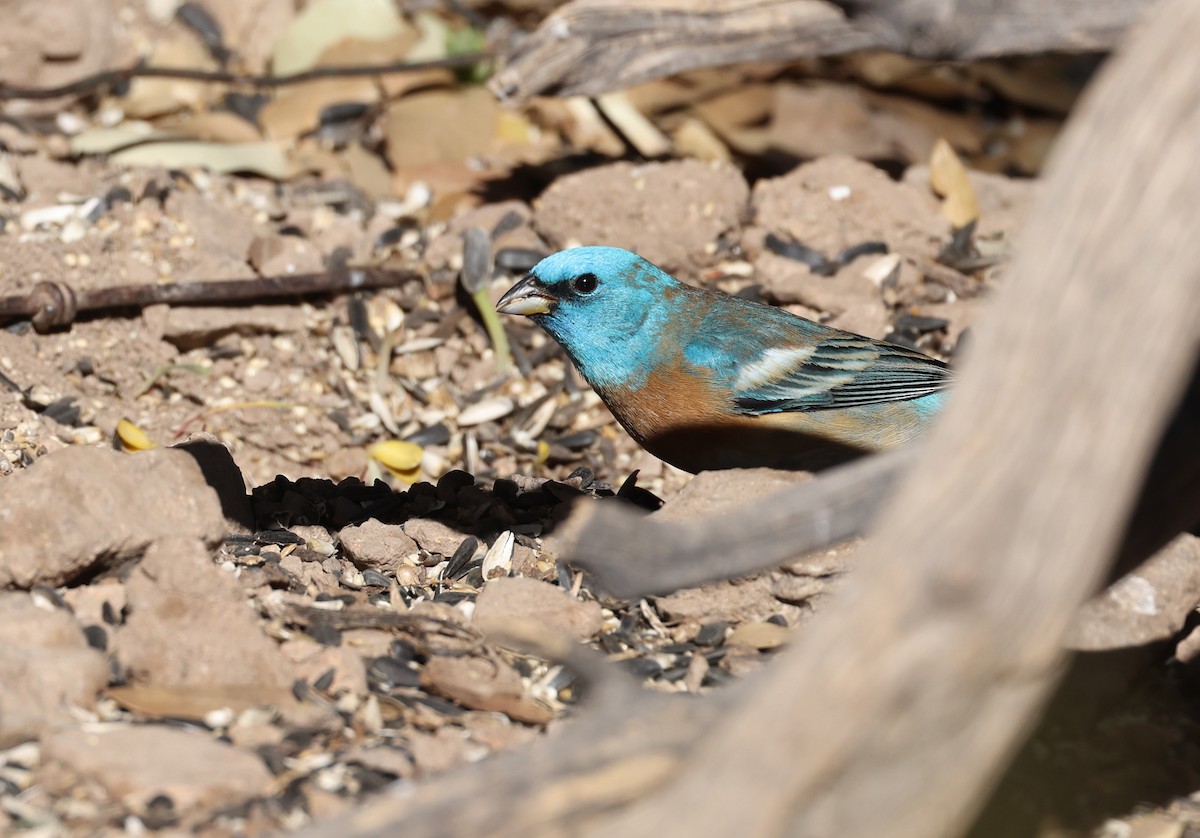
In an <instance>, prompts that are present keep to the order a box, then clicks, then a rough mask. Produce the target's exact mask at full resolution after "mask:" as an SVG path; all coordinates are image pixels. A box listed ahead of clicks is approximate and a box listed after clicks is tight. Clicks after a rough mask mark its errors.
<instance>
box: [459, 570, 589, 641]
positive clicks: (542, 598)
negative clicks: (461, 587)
mask: <svg viewBox="0 0 1200 838" xmlns="http://www.w3.org/2000/svg"><path fill="white" fill-rule="evenodd" d="M520 622H529V623H532V624H533V625H535V626H543V627H545V628H547V629H549V630H550V631H552V632H554V633H556V634H566V635H569V636H571V637H575V638H578V639H579V640H587V639H588V638H591V637H595V636H596V635H597V634H598V633H599V632H600V628H601V627H602V626H603V624H604V615H603V614H602V613H601V609H600V604H599V603H596V602H585V601H583V600H578V599H575V598H574V597H572V596H571V595H570V594H569V593H567V592H566V591H564V590H563V589H562V588H560V587H558V586H557V585H551V584H549V583H547V582H540V581H538V580H537V579H528V578H526V577H524V576H502V577H499V578H496V579H492V580H490V581H489V582H487V584H485V585H484V586H483V591H482V592H480V594H479V597H478V598H477V599H476V600H475V612H474V615H473V616H472V619H471V625H472V626H473V627H474V628H475V629H477V630H478V631H480V632H482V633H483V634H493V633H499V632H503V631H504V630H505V629H506V628H508V627H510V626H512V625H513V624H514V623H520Z"/></svg>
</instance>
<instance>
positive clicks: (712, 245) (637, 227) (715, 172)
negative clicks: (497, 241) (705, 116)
mask: <svg viewBox="0 0 1200 838" xmlns="http://www.w3.org/2000/svg"><path fill="white" fill-rule="evenodd" d="M748 197H749V189H748V188H747V186H746V181H745V180H744V179H743V178H742V175H741V172H739V171H738V170H737V169H736V168H734V167H733V166H731V165H729V164H727V163H703V162H701V161H699V160H677V161H672V162H669V163H648V164H643V165H634V164H632V163H614V164H612V165H611V166H601V167H599V168H595V169H588V170H587V171H583V172H579V173H577V174H572V175H566V176H564V177H560V178H558V179H557V180H555V181H554V183H553V184H551V186H550V187H549V188H548V189H547V190H546V191H545V192H543V193H542V196H541V197H540V198H539V199H538V200H537V202H536V203H535V204H534V222H535V226H536V227H537V229H538V231H539V232H540V233H541V234H542V235H543V236H545V238H546V239H547V240H548V241H549V242H550V243H551V244H552V245H554V246H555V247H556V248H562V247H567V246H570V245H579V244H584V245H594V244H603V245H614V246H616V247H623V248H626V249H627V250H633V251H636V252H637V253H639V254H641V255H642V256H644V257H645V258H646V259H649V260H650V261H651V262H653V263H654V264H656V265H658V266H659V267H661V268H662V269H663V270H665V271H669V272H676V271H679V272H684V273H687V272H691V271H693V270H695V269H696V268H699V267H703V266H705V265H710V264H712V263H713V262H714V261H715V260H716V254H717V251H718V250H719V249H720V248H719V242H718V240H719V239H720V238H721V237H722V236H723V235H725V234H726V233H729V232H730V231H732V230H736V229H737V227H738V224H739V223H740V222H741V219H742V216H743V214H744V213H745V209H746V200H747V198H748Z"/></svg>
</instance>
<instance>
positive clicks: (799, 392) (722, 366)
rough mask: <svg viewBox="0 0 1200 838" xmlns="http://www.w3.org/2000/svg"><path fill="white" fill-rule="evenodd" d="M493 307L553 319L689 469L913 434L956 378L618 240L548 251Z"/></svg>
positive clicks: (861, 449) (824, 456)
mask: <svg viewBox="0 0 1200 838" xmlns="http://www.w3.org/2000/svg"><path fill="white" fill-rule="evenodd" d="M497 309H498V310H499V311H501V312H504V313H507V314H521V315H525V316H528V317H530V318H531V319H532V320H533V321H534V322H535V323H537V324H538V325H539V326H541V327H542V328H543V329H545V330H546V332H548V333H549V334H550V336H551V337H552V338H554V339H555V340H556V341H558V343H559V344H561V345H562V347H563V349H564V350H566V352H567V355H569V356H570V358H571V361H572V362H574V364H575V366H576V368H577V369H578V370H579V372H580V374H582V375H583V377H584V378H585V379H586V380H587V382H588V384H590V385H591V386H592V387H593V388H594V389H595V390H596V392H597V393H598V394H599V395H600V398H601V399H602V400H603V401H604V403H605V404H606V405H607V406H608V408H609V410H610V411H612V414H613V416H615V417H616V418H617V421H619V422H620V423H621V425H622V426H623V427H624V428H625V430H626V431H628V432H629V434H630V436H632V437H633V438H634V439H635V440H637V441H638V443H639V444H640V445H641V446H642V447H643V448H645V449H646V450H647V451H649V452H650V453H651V454H654V455H655V456H657V457H659V458H661V459H663V460H665V461H666V462H668V463H670V464H672V465H674V466H676V467H677V468H681V469H684V470H686V471H690V472H697V471H703V470H708V469H722V468H749V467H754V466H769V467H773V468H790V469H797V468H805V469H816V468H824V467H826V466H829V465H832V464H834V463H838V462H843V461H845V460H847V459H850V458H852V457H855V456H858V455H861V454H863V453H866V452H870V451H879V450H882V449H885V448H890V447H892V446H895V445H899V444H902V443H905V442H908V441H909V440H911V439H913V438H914V437H916V436H918V435H919V434H920V433H921V432H922V431H923V430H925V428H926V427H927V426H928V425H929V423H930V421H931V420H932V419H933V417H934V416H935V415H937V413H938V411H939V410H940V409H941V407H942V404H943V401H944V399H945V398H946V388H947V386H948V385H949V384H950V378H951V376H950V371H949V369H948V368H947V367H946V365H945V364H943V363H942V362H941V361H938V360H935V359H933V358H930V357H928V356H926V355H922V354H921V353H919V352H914V351H913V350H911V349H906V348H904V347H902V346H896V345H895V344H891V343H886V342H884V341H879V340H872V339H871V338H866V337H862V336H861V335H855V334H852V333H850V332H844V331H842V330H840V329H834V328H832V327H830V326H824V325H822V324H820V323H814V322H813V321H811V320H805V319H804V318H801V317H796V316H795V315H792V314H790V313H788V312H787V311H784V310H783V309H780V308H776V307H774V306H769V305H764V304H762V303H757V302H754V301H752V300H746V299H742V298H740V297H732V296H730V295H728V294H723V293H720V292H716V291H707V290H703V289H700V288H695V287H693V286H690V285H686V284H684V283H682V282H680V281H679V280H677V279H675V278H674V277H673V276H671V275H669V274H667V273H666V272H664V271H662V270H661V269H659V268H657V267H655V266H654V265H652V264H650V263H649V262H647V261H646V260H645V259H642V258H641V257H640V256H637V255H636V254H634V253H630V252H629V251H627V250H621V249H620V248H615V247H579V248H574V249H571V250H564V251H561V252H559V253H556V254H554V255H552V256H548V257H547V258H545V259H543V260H542V261H541V262H539V263H538V264H537V265H536V266H535V267H534V269H533V270H532V271H530V272H529V274H528V275H526V276H525V277H524V278H523V279H522V280H521V281H520V282H518V283H517V284H516V285H514V286H513V287H512V288H510V289H509V290H508V292H507V293H505V294H504V296H503V297H501V299H500V301H499V303H498V304H497Z"/></svg>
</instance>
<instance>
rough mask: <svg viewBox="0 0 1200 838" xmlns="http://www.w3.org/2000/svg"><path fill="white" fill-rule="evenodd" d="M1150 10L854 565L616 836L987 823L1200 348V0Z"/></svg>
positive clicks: (622, 819) (1078, 134)
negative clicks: (837, 592)
mask: <svg viewBox="0 0 1200 838" xmlns="http://www.w3.org/2000/svg"><path fill="white" fill-rule="evenodd" d="M1153 18H1154V19H1153V20H1152V21H1151V22H1150V23H1149V25H1147V26H1145V27H1144V28H1142V29H1141V30H1140V31H1139V32H1137V33H1136V34H1135V36H1134V37H1133V38H1132V39H1131V41H1130V43H1129V45H1128V48H1127V49H1126V50H1125V52H1124V54H1123V55H1120V56H1118V57H1117V58H1116V59H1114V60H1113V62H1112V63H1111V64H1110V65H1109V66H1108V67H1107V68H1106V70H1105V71H1104V72H1103V74H1102V77H1101V79H1100V80H1098V81H1097V83H1096V84H1095V85H1094V86H1093V88H1092V89H1091V90H1090V92H1089V94H1088V95H1087V96H1086V97H1085V101H1084V103H1083V104H1082V106H1081V109H1080V112H1079V113H1078V115H1077V117H1076V118H1075V119H1073V120H1072V122H1071V124H1070V125H1069V127H1068V129H1067V131H1066V132H1065V134H1064V136H1063V137H1062V139H1061V140H1060V144H1059V148H1058V150H1057V153H1056V154H1055V157H1054V161H1053V164H1052V167H1051V174H1050V176H1049V177H1048V179H1047V181H1046V183H1045V187H1044V191H1043V192H1042V193H1041V200H1040V203H1039V204H1038V206H1037V208H1036V209H1035V210H1034V212H1033V213H1032V215H1031V217H1030V219H1029V222H1028V225H1027V227H1026V232H1025V235H1024V238H1023V240H1022V241H1021V243H1020V246H1019V253H1018V256H1017V259H1016V261H1015V262H1014V264H1013V266H1012V268H1011V270H1010V271H1009V273H1008V277H1009V282H1008V285H1006V286H1005V287H1004V288H1003V289H1001V291H1000V292H999V293H998V294H997V297H996V299H995V305H994V308H993V310H992V311H991V313H990V319H989V320H988V321H987V322H986V323H984V324H982V325H981V327H980V329H979V333H978V334H977V342H976V345H975V355H974V357H973V358H970V359H968V363H967V364H966V366H965V369H964V370H963V374H962V377H961V379H960V382H959V386H958V389H957V391H956V393H955V397H954V399H953V400H952V401H951V404H950V405H949V408H948V410H947V413H946V415H945V417H944V420H943V421H942V422H941V423H940V424H939V426H938V427H937V428H936V429H935V430H934V432H933V434H932V436H931V439H930V440H929V446H928V448H927V449H926V451H925V452H924V453H923V455H922V458H921V461H920V462H919V463H918V464H917V466H916V468H915V469H914V470H913V472H912V473H911V475H910V478H909V480H908V481H907V482H906V483H904V484H903V485H902V487H901V490H900V493H899V495H898V497H897V501H896V503H895V504H894V505H893V506H892V507H891V508H890V509H888V510H887V511H886V512H885V514H884V519H883V521H882V525H881V526H880V528H879V531H878V533H877V536H876V538H875V540H873V542H872V543H871V545H870V547H869V549H868V550H867V551H866V552H865V554H864V555H863V557H862V559H861V560H860V564H859V568H858V572H857V573H856V574H854V576H853V577H852V579H851V580H850V584H849V585H847V587H846V588H843V590H842V592H841V593H842V595H841V596H839V597H837V598H835V600H834V601H833V602H831V603H830V607H829V608H828V609H827V610H826V611H825V613H823V614H822V615H820V617H819V618H818V619H817V620H815V621H814V622H813V623H812V625H811V626H810V628H809V630H808V631H807V632H806V633H805V635H804V637H803V639H802V641H801V642H800V643H799V644H798V645H797V646H796V647H795V648H794V649H792V650H791V651H790V652H789V653H787V654H786V655H785V657H784V658H783V659H782V660H780V661H778V665H777V666H775V667H772V668H771V669H770V670H769V671H768V672H767V674H766V675H765V677H763V678H762V679H760V680H759V681H758V683H757V684H756V689H755V690H754V692H753V694H752V696H751V698H750V700H749V701H748V702H746V703H745V704H742V705H739V706H738V707H737V708H736V709H735V710H734V712H733V715H732V718H730V719H728V721H726V722H724V723H723V724H722V725H721V726H720V727H719V728H718V729H717V730H715V731H713V732H712V733H711V735H709V736H706V737H705V738H704V741H703V742H702V743H700V745H699V746H698V748H697V751H696V753H695V754H694V758H693V759H692V760H691V761H689V764H688V769H687V772H686V773H685V775H684V776H683V777H682V778H681V779H680V780H679V781H678V782H677V783H675V784H673V785H672V787H671V788H670V789H669V790H668V791H667V792H666V793H665V794H661V795H655V796H654V797H652V798H649V799H647V800H646V801H645V802H644V803H642V804H641V805H638V806H634V807H632V808H630V809H628V810H627V811H624V812H623V813H621V814H620V815H619V816H617V817H615V818H613V819H612V820H610V821H609V822H608V823H607V824H606V827H607V828H608V829H609V830H610V831H611V833H617V834H619V833H620V832H621V831H622V830H623V829H625V828H632V827H633V826H634V825H636V829H637V831H638V832H639V833H640V834H654V835H659V836H663V835H666V836H671V835H691V834H697V833H698V832H699V831H704V832H705V833H706V834H727V833H729V832H731V831H733V830H736V831H737V832H738V834H748V835H776V834H791V835H889V836H929V835H949V834H954V833H955V832H956V831H957V830H958V829H960V828H961V827H962V826H963V825H964V824H965V822H966V820H967V819H968V818H969V817H970V816H971V815H972V814H973V812H974V811H975V809H976V807H977V805H978V802H979V800H980V798H981V796H982V794H983V793H984V792H985V791H986V790H987V788H988V786H989V783H990V781H991V779H992V778H993V777H994V776H995V774H996V772H997V771H998V770H999V769H1000V768H1001V766H1002V765H1003V763H1004V760H1005V758H1006V757H1007V756H1008V755H1009V754H1011V752H1012V751H1013V749H1014V747H1015V745H1016V744H1017V743H1018V742H1019V737H1020V735H1021V733H1022V732H1023V731H1024V730H1025V729H1026V727H1027V726H1028V725H1029V723H1030V721H1031V719H1032V717H1033V714H1034V713H1035V712H1036V710H1037V709H1038V707H1039V706H1040V704H1041V702H1042V701H1043V700H1044V699H1045V696H1046V694H1047V691H1048V689H1049V687H1050V686H1051V685H1052V683H1053V681H1054V674H1055V672H1056V671H1057V670H1058V668H1059V666H1060V663H1061V660H1062V651H1061V648H1062V647H1061V643H1062V639H1063V636H1064V632H1065V631H1066V629H1067V628H1068V626H1069V624H1070V622H1071V620H1072V619H1073V617H1074V614H1075V609H1076V608H1077V607H1078V605H1079V603H1080V602H1081V601H1082V600H1083V598H1084V597H1085V596H1086V595H1087V594H1089V593H1090V592H1091V591H1092V590H1094V589H1095V586H1096V585H1097V583H1098V582H1099V581H1100V579H1101V578H1102V576H1103V574H1104V571H1105V566H1106V564H1107V563H1108V562H1110V561H1111V560H1112V559H1113V557H1114V555H1115V553H1116V551H1117V549H1118V547H1119V545H1120V541H1121V535H1122V530H1123V528H1124V526H1125V523H1126V521H1127V516H1128V515H1129V513H1130V512H1131V510H1132V509H1133V507H1134V504H1135V501H1136V498H1137V488H1138V486H1139V485H1140V484H1141V481H1142V479H1143V477H1144V476H1145V474H1146V471H1147V467H1148V464H1149V461H1150V458H1151V455H1152V454H1153V453H1154V449H1155V444H1156V443H1157V442H1158V440H1159V438H1160V435H1161V434H1162V432H1163V430H1164V427H1165V425H1166V423H1167V420H1168V419H1169V417H1170V416H1171V413H1172V411H1173V410H1174V408H1175V407H1176V405H1177V403H1178V401H1179V399H1180V398H1181V396H1182V395H1183V391H1184V389H1185V387H1186V386H1187V383H1188V382H1189V381H1190V378H1191V373H1192V370H1193V368H1194V365H1195V363H1196V360H1197V356H1198V353H1200V330H1198V329H1197V323H1200V293H1197V291H1198V290H1200V280H1198V278H1200V237H1197V236H1195V235H1194V232H1193V231H1192V230H1191V227H1192V223H1193V219H1194V218H1195V214H1196V212H1197V210H1198V209H1200V167H1197V166H1196V165H1195V151H1194V144H1195V139H1196V137H1198V136H1200V53H1197V51H1196V50H1195V48H1194V44H1195V42H1196V38H1198V37H1200V6H1196V5H1195V4H1193V3H1188V2H1184V1H1183V0H1175V2H1168V3H1165V4H1163V6H1162V7H1161V9H1160V10H1159V13H1158V14H1157V15H1155V16H1153ZM1181 465H1182V466H1183V467H1185V468H1192V469H1194V468H1195V467H1196V463H1195V457H1194V455H1193V457H1192V458H1191V461H1190V462H1188V463H1183V464H1181ZM747 743H755V744H754V746H753V747H748V746H747Z"/></svg>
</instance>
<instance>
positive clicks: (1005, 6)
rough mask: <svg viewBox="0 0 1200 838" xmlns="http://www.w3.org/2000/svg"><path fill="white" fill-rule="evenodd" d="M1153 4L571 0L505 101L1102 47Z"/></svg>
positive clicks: (526, 56)
mask: <svg viewBox="0 0 1200 838" xmlns="http://www.w3.org/2000/svg"><path fill="white" fill-rule="evenodd" d="M1150 5H1151V0H1103V2H1096V0H1015V1H1014V2H1005V3H996V2H994V0H942V1H941V2H936V3H932V2H920V3H916V2H908V3H897V2H895V0H841V2H828V0H708V2H698V0H653V2H648V3H631V2H628V0H574V2H571V3H567V4H566V5H564V6H563V7H562V8H560V9H558V10H557V11H555V12H554V13H553V14H551V15H549V16H548V17H547V18H546V19H545V20H544V21H543V22H542V24H541V25H540V26H539V27H538V28H537V30H536V31H535V32H534V33H533V34H531V35H530V36H529V37H527V38H525V39H523V40H521V41H519V42H517V43H516V44H515V45H514V47H513V49H512V50H511V51H510V52H509V54H508V55H507V56H506V59H505V61H504V64H505V65H506V66H505V67H504V69H503V70H501V71H500V72H499V73H497V74H496V75H495V77H494V78H493V79H492V82H491V86H492V89H493V90H495V91H496V93H497V94H498V95H500V96H501V98H508V99H512V100H514V101H522V100H525V99H528V98H529V97H531V96H536V95H539V94H541V95H545V94H553V95H558V96H572V95H580V94H582V95H586V96H596V95H599V94H601V93H606V92H608V91H611V90H620V89H623V88H626V87H630V86H632V85H635V84H640V83H642V82H646V81H650V80H651V79H657V78H662V77H664V76H669V75H673V74H675V73H682V72H686V71H688V70H695V69H699V68H702V67H719V66H723V65H727V64H737V63H743V62H776V61H795V60H797V59H800V58H806V57H811V56H819V55H841V54H845V53H849V52H856V51H860V50H869V49H890V50H893V51H896V52H901V53H907V54H909V55H913V56H917V57H923V58H933V59H957V60H964V59H974V58H982V57H987V56H1001V55H1012V54H1029V53H1035V52H1041V51H1050V50H1063V51H1072V52H1076V51H1084V50H1100V51H1102V50H1107V49H1109V48H1111V47H1112V46H1113V45H1114V44H1115V43H1116V42H1117V40H1118V38H1119V37H1120V36H1121V34H1122V33H1123V32H1124V31H1125V30H1126V29H1127V28H1128V27H1129V26H1131V25H1132V24H1133V23H1135V22H1136V21H1138V20H1139V19H1140V18H1141V17H1142V16H1143V15H1144V14H1145V12H1146V10H1147V9H1148V8H1150Z"/></svg>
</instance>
